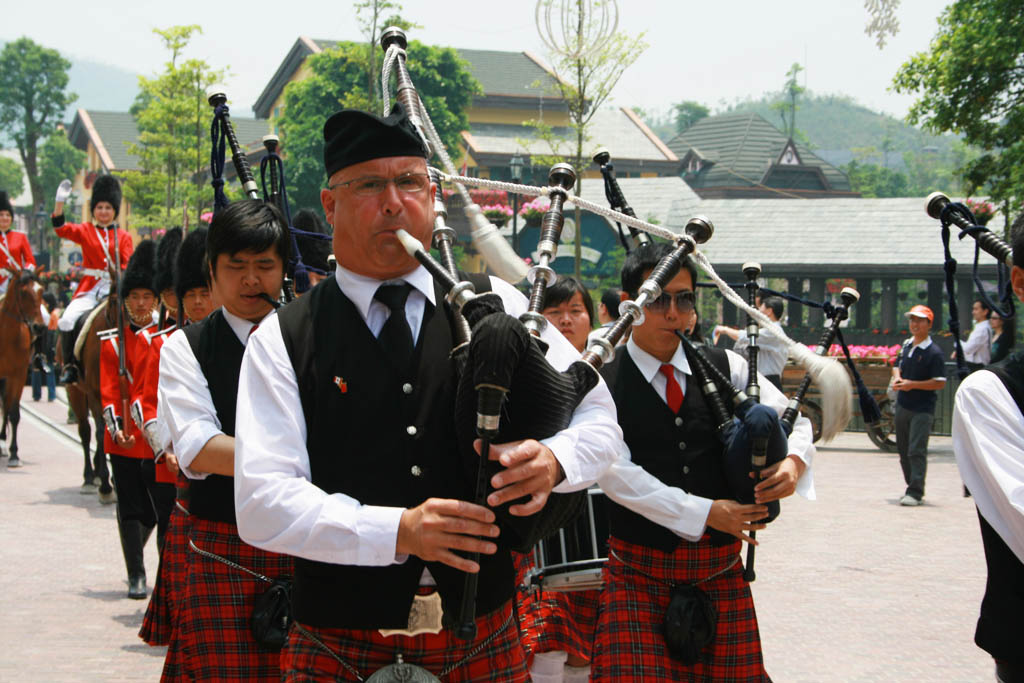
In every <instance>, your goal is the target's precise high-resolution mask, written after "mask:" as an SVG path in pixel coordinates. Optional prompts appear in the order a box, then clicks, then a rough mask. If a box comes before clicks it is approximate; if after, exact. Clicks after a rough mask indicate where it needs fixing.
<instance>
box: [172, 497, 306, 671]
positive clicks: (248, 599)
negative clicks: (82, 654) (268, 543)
mask: <svg viewBox="0 0 1024 683" xmlns="http://www.w3.org/2000/svg"><path fill="white" fill-rule="evenodd" d="M190 538H191V540H192V542H193V543H194V544H195V545H196V546H197V547H198V548H200V549H201V550H205V551H207V552H209V553H213V554H215V555H219V556H221V557H223V558H225V559H227V560H230V561H232V562H234V563H236V564H239V565H241V566H243V567H245V568H247V569H249V570H251V571H254V572H256V573H258V574H262V575H264V576H267V577H269V578H271V579H280V578H290V577H291V576H292V559H291V558H290V557H288V556H286V555H278V554H276V553H269V552H266V551H264V550H260V549H259V548H255V547H253V546H251V545H249V544H248V543H245V542H244V541H243V540H242V539H241V538H239V536H238V529H237V527H236V526H235V525H234V524H229V523H225V522H213V521H210V520H205V519H199V518H197V517H195V516H194V515H193V516H192V517H191V530H190ZM187 543H188V541H187V540H186V544H187ZM186 557H187V560H186V565H187V570H186V578H185V585H184V592H183V594H182V598H181V602H180V606H179V608H178V615H177V624H176V627H175V628H174V630H173V635H172V639H171V641H172V642H171V645H170V647H169V648H168V659H167V660H166V661H165V667H164V676H165V677H164V678H163V679H162V680H173V679H168V678H167V676H168V675H169V674H173V673H174V672H173V671H171V672H169V671H168V666H167V665H168V664H171V665H173V664H174V662H171V661H170V660H171V657H172V654H173V655H174V656H175V657H177V666H178V667H179V668H180V674H181V676H182V677H183V678H184V679H185V680H198V681H279V680H280V679H281V668H280V661H281V653H280V652H277V651H273V650H266V649H264V648H262V647H260V646H259V645H258V644H257V643H256V641H255V640H253V637H252V633H251V631H250V620H251V616H252V608H253V603H254V601H255V599H256V597H257V596H258V595H260V594H262V593H263V592H264V591H266V590H267V588H269V584H267V583H266V582H264V581H261V580H259V579H257V578H256V577H253V576H251V575H249V574H247V573H245V572H243V571H240V570H238V569H235V568H233V567H229V566H227V565H225V564H224V563H223V562H219V561H217V560H214V559H211V558H207V557H203V556H201V555H199V554H198V553H196V552H194V551H192V550H186Z"/></svg>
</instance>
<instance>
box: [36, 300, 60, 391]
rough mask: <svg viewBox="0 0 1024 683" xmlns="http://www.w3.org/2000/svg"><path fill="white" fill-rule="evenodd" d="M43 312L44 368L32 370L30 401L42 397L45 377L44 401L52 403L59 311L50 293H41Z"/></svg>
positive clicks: (55, 383)
mask: <svg viewBox="0 0 1024 683" xmlns="http://www.w3.org/2000/svg"><path fill="white" fill-rule="evenodd" d="M43 310H44V311H46V315H44V316H43V319H44V320H46V333H45V335H44V339H43V353H44V355H45V356H46V366H45V367H44V368H43V369H42V370H39V369H37V368H33V369H32V400H33V401H38V400H40V399H41V398H42V397H43V377H44V376H45V377H46V401H47V402H48V403H53V401H54V399H56V398H57V372H56V370H57V366H56V357H55V352H56V349H55V346H56V344H57V321H58V320H59V319H60V309H59V308H58V307H57V297H55V296H54V295H53V293H52V292H43Z"/></svg>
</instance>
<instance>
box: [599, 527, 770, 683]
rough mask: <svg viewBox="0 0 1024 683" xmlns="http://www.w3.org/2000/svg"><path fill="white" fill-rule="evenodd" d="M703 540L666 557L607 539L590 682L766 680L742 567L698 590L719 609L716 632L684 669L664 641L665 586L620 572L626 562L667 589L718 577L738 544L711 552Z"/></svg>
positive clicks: (667, 592)
mask: <svg viewBox="0 0 1024 683" xmlns="http://www.w3.org/2000/svg"><path fill="white" fill-rule="evenodd" d="M706 539H707V537H706V536H705V538H704V539H703V540H701V541H700V542H699V543H686V542H684V543H682V544H681V545H680V547H679V548H678V549H677V550H676V551H675V552H672V553H664V552H661V551H658V550H654V549H652V548H647V547H644V546H639V545H634V544H631V543H626V542H624V541H621V540H619V539H617V538H615V537H612V538H610V539H609V546H610V549H611V551H610V552H609V557H608V564H607V566H606V567H605V570H604V593H603V595H602V598H601V613H600V619H599V622H598V626H597V636H596V643H595V648H594V651H595V657H594V662H593V666H592V669H591V670H592V678H591V680H594V681H616V682H622V681H626V682H628V681H654V680H662V681H666V680H686V681H706V682H708V683H711V682H713V681H751V682H752V681H758V682H762V681H770V679H769V678H768V674H767V673H765V670H764V661H763V659H762V656H761V638H760V634H759V633H758V629H757V616H756V615H755V613H754V600H753V598H752V597H751V595H750V586H749V584H748V583H747V582H746V581H745V580H744V579H743V565H742V564H741V563H740V562H737V563H736V564H735V565H733V567H732V568H731V569H729V570H727V571H726V572H725V573H723V574H721V575H720V576H717V577H715V578H714V579H711V580H710V581H707V582H705V583H702V584H700V587H701V588H702V589H703V590H704V591H705V592H706V593H707V594H708V595H709V596H710V598H711V600H712V601H713V602H714V604H715V608H716V609H717V610H718V628H717V630H716V633H715V641H714V643H712V644H711V645H710V646H708V647H707V648H706V649H705V650H704V652H703V654H702V659H701V661H700V662H698V663H697V664H695V665H693V666H690V667H685V666H683V665H682V664H681V663H680V662H679V661H678V660H676V659H674V658H673V657H672V655H671V654H669V652H668V649H667V648H666V646H665V640H664V636H663V635H662V624H663V623H664V619H665V609H666V608H667V607H668V603H669V598H670V588H669V586H667V585H665V584H664V583H661V582H659V581H654V580H652V579H649V578H647V577H646V576H643V575H641V574H639V573H637V572H635V571H633V570H632V569H629V568H628V567H625V566H623V562H625V563H627V564H629V565H631V566H633V567H636V568H637V569H640V570H641V571H644V572H646V573H647V574H650V575H651V576H653V577H656V578H657V579H659V580H660V581H664V582H668V583H681V582H686V583H694V582H695V581H699V580H701V579H703V578H706V577H708V576H710V575H712V574H714V573H715V572H717V571H720V570H721V569H722V568H724V567H725V566H727V565H728V564H729V563H730V562H732V561H733V560H734V559H735V558H736V557H737V555H738V554H739V552H740V550H741V545H742V544H741V542H740V541H738V540H737V541H736V542H735V543H730V544H728V545H725V546H718V547H715V546H713V545H711V544H710V543H708V542H707V540H706ZM613 553H614V554H613ZM615 555H618V557H619V558H621V560H622V561H620V560H619V559H616V557H615Z"/></svg>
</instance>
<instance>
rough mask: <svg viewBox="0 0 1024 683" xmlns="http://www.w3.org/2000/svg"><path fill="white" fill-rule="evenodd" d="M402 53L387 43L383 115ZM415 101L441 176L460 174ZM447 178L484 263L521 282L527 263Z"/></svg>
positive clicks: (465, 193) (424, 110)
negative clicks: (393, 70)
mask: <svg viewBox="0 0 1024 683" xmlns="http://www.w3.org/2000/svg"><path fill="white" fill-rule="evenodd" d="M405 56H406V55H405V50H403V49H402V48H400V47H398V45H396V44H394V43H392V44H391V45H389V46H388V49H387V52H386V53H385V55H384V66H383V68H382V69H381V93H383V95H384V115H385V116H386V115H387V114H388V113H390V110H391V96H390V93H389V90H388V88H389V86H390V83H391V70H392V68H393V66H394V64H395V62H396V61H397V60H398V59H399V57H403V58H404V57H405ZM416 102H417V103H418V104H419V112H412V113H414V114H417V115H418V116H419V118H420V120H421V121H422V122H423V128H425V129H426V130H425V131H424V132H425V133H426V136H427V138H428V140H429V141H430V143H431V144H432V145H433V147H434V150H435V151H436V152H437V156H438V157H439V158H440V159H441V165H442V166H443V167H444V170H445V172H446V175H445V176H444V177H445V178H446V179H448V178H456V177H459V176H458V173H457V171H456V170H455V163H454V162H453V161H452V158H451V157H450V156H449V155H448V150H447V149H445V146H444V142H442V141H441V136H440V135H439V134H438V132H437V129H436V128H434V122H433V121H431V119H430V114H428V113H427V108H426V107H425V106H424V105H423V99H422V98H420V95H419V93H418V92H417V93H416ZM449 182H453V184H454V185H455V190H456V191H457V192H458V193H459V196H461V197H462V200H463V203H464V209H463V210H464V211H465V213H466V218H468V219H469V223H470V226H472V232H471V233H470V237H471V238H472V240H473V246H474V247H476V249H477V251H479V252H480V253H481V254H482V255H484V257H485V260H486V261H487V265H488V266H490V268H491V270H493V271H494V273H495V275H497V276H498V277H500V278H501V279H502V280H505V281H506V282H510V283H512V284H515V283H517V282H520V281H521V280H522V279H523V278H525V277H526V272H527V268H526V264H525V263H524V262H523V260H522V259H521V258H519V255H518V254H516V253H515V251H513V250H512V246H511V245H510V244H509V243H508V241H507V240H506V239H505V238H504V237H502V236H501V233H499V232H498V228H497V227H496V226H495V225H494V224H493V223H491V222H490V221H489V220H488V219H487V216H485V215H484V212H483V209H481V208H480V207H479V206H478V205H477V204H476V202H474V201H473V198H472V197H470V195H469V191H468V190H467V189H466V187H465V185H464V184H463V183H460V182H457V181H449Z"/></svg>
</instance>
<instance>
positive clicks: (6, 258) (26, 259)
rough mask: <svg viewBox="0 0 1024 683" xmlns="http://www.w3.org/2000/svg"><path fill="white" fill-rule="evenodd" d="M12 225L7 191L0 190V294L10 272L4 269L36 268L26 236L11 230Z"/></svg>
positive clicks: (12, 219) (4, 289)
mask: <svg viewBox="0 0 1024 683" xmlns="http://www.w3.org/2000/svg"><path fill="white" fill-rule="evenodd" d="M12 225H14V207H13V206H11V200H10V198H9V197H8V196H7V193H6V192H4V191H3V190H0V295H3V294H5V293H6V292H7V284H8V282H9V281H10V278H11V274H10V273H9V272H8V271H7V270H6V269H7V268H12V269H14V270H29V271H34V270H35V269H36V257H35V256H33V255H32V247H31V246H30V245H29V243H28V237H27V236H25V235H24V234H22V233H20V232H18V231H17V230H11V226H12Z"/></svg>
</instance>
